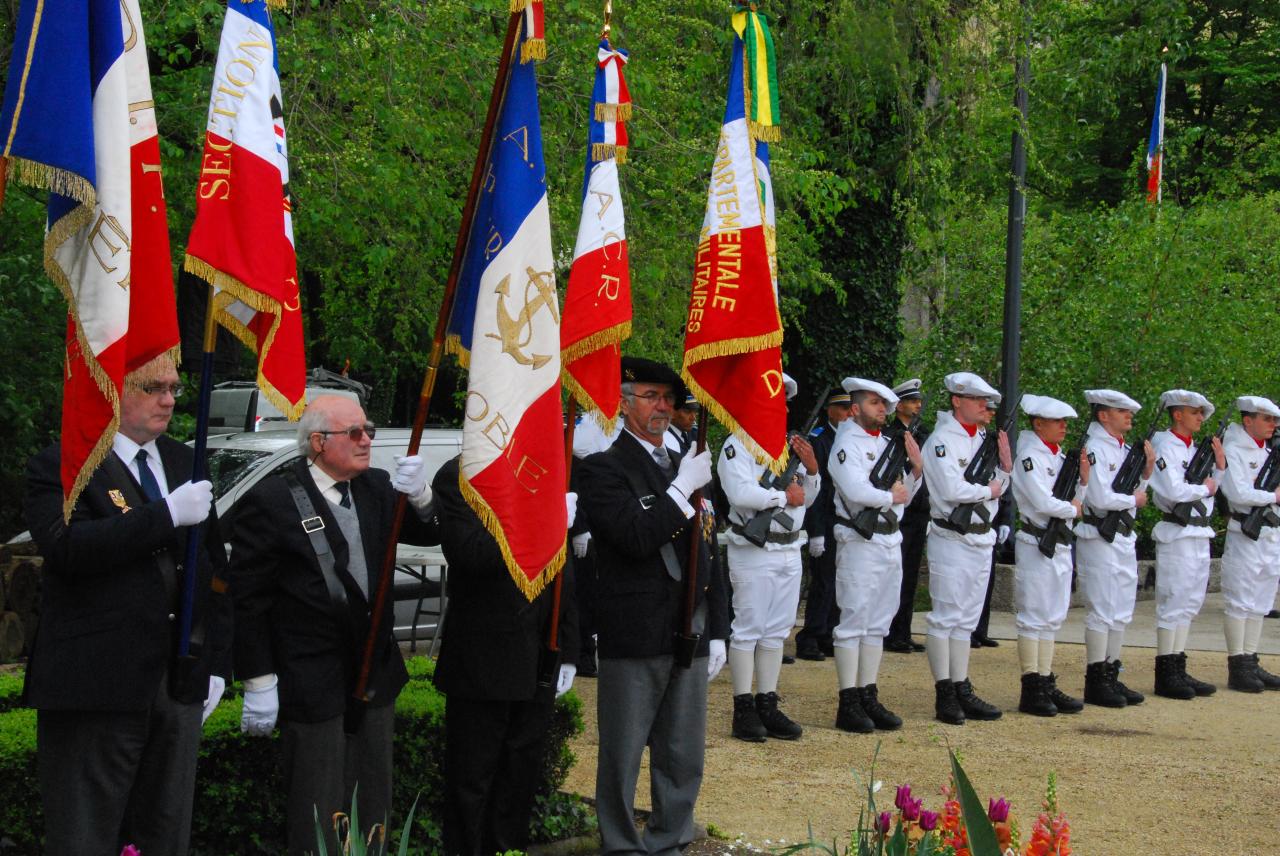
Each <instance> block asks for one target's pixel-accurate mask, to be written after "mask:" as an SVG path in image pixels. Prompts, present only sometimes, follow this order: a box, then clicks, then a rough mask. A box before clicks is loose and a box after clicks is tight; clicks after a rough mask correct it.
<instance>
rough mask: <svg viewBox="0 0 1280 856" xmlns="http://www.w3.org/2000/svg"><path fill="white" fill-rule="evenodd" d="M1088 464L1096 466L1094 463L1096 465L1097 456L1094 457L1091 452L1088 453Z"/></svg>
mask: <svg viewBox="0 0 1280 856" xmlns="http://www.w3.org/2000/svg"><path fill="white" fill-rule="evenodd" d="M1089 463H1091V464H1096V463H1098V456H1097V455H1095V454H1094V453H1093V452H1090V453H1089Z"/></svg>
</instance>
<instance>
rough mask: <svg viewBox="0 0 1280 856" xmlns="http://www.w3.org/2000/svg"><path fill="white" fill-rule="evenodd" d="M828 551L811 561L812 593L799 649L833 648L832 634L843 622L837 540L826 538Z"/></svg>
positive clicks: (832, 536)
mask: <svg viewBox="0 0 1280 856" xmlns="http://www.w3.org/2000/svg"><path fill="white" fill-rule="evenodd" d="M823 538H824V543H825V544H826V549H825V550H823V552H822V555H821V556H819V557H818V558H816V559H815V558H813V557H812V556H810V557H809V590H808V592H807V593H806V594H805V602H804V627H803V628H802V629H801V630H800V632H799V633H797V634H796V649H797V650H800V649H802V648H807V647H811V648H817V647H820V646H822V645H826V644H830V642H831V631H832V630H834V629H835V626H836V624H837V622H838V621H839V620H840V608H839V607H838V606H836V536H835V532H834V531H831V532H827V533H825V534H824V535H823Z"/></svg>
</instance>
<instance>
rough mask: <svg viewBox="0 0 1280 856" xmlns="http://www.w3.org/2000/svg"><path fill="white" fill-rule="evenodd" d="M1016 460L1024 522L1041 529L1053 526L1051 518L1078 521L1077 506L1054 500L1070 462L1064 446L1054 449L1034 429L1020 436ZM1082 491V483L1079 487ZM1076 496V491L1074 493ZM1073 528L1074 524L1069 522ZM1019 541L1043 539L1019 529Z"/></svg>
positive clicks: (1017, 491) (1015, 489)
mask: <svg viewBox="0 0 1280 856" xmlns="http://www.w3.org/2000/svg"><path fill="white" fill-rule="evenodd" d="M1015 457H1016V459H1015V460H1014V462H1013V499H1014V502H1016V503H1017V505H1018V514H1019V515H1020V516H1021V517H1022V519H1023V521H1025V522H1026V523H1030V524H1031V525H1032V526H1035V527H1037V528H1039V529H1044V528H1045V527H1046V526H1048V525H1049V521H1050V520H1051V519H1054V518H1057V519H1059V520H1068V521H1070V520H1074V519H1075V516H1076V509H1075V506H1073V505H1072V504H1071V503H1070V502H1069V501H1067V500H1063V499H1054V496H1053V483H1054V482H1055V481H1057V480H1058V473H1059V472H1061V471H1062V465H1063V464H1065V463H1066V460H1067V456H1066V453H1065V452H1063V450H1062V449H1061V448H1059V449H1058V450H1057V451H1054V450H1053V449H1050V448H1049V447H1048V446H1047V445H1045V442H1044V441H1043V440H1041V439H1040V438H1039V437H1037V436H1036V433H1035V432H1034V431H1023V432H1022V433H1021V434H1019V435H1018V454H1017V455H1016V456H1015ZM1076 493H1079V485H1078V484H1077V486H1076ZM1072 496H1075V494H1072ZM1067 528H1068V529H1069V528H1070V523H1068V524H1067ZM1018 540H1020V541H1028V542H1036V541H1038V540H1039V539H1038V538H1036V537H1035V536H1033V535H1032V534H1031V533H1030V532H1021V531H1020V532H1018Z"/></svg>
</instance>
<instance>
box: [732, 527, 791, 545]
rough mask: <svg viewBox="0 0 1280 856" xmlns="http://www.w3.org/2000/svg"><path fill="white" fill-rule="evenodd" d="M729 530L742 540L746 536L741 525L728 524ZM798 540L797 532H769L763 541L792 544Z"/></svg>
mask: <svg viewBox="0 0 1280 856" xmlns="http://www.w3.org/2000/svg"><path fill="white" fill-rule="evenodd" d="M729 529H730V530H731V531H733V532H734V533H735V534H737V535H741V536H742V537H744V538H745V537H746V536H747V533H746V529H745V528H744V527H743V526H742V524H741V523H730V524H729ZM799 539H800V533H799V532H770V533H769V534H768V535H766V536H765V541H766V542H768V543H770V544H794V543H796V541H798V540H799Z"/></svg>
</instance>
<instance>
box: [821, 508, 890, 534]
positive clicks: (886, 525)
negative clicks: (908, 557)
mask: <svg viewBox="0 0 1280 856" xmlns="http://www.w3.org/2000/svg"><path fill="white" fill-rule="evenodd" d="M836 523H839V524H840V525H841V526H845V527H848V528H849V529H853V521H852V520H850V519H849V518H847V517H841V516H840V515H838V514H837V515H836ZM855 531H857V530H855ZM897 531H898V515H896V514H894V513H893V512H892V511H881V512H880V514H879V515H878V516H877V517H876V525H875V526H872V527H871V532H872V534H874V535H892V534H893V533H894V532H897Z"/></svg>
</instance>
